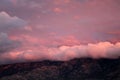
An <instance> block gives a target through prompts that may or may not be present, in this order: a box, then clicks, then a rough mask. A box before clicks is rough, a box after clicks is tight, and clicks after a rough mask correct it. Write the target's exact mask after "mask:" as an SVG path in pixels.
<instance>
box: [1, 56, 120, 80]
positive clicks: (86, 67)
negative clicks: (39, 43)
mask: <svg viewBox="0 0 120 80" xmlns="http://www.w3.org/2000/svg"><path fill="white" fill-rule="evenodd" d="M0 80H120V59H113V60H110V59H99V60H94V59H88V58H87V59H73V60H70V61H66V62H60V61H41V62H31V63H17V64H9V65H1V66H0Z"/></svg>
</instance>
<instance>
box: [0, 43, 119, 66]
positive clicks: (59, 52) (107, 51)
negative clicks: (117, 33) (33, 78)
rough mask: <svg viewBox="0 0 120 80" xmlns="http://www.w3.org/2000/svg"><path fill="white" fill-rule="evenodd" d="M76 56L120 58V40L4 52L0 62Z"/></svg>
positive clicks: (60, 58)
mask: <svg viewBox="0 0 120 80" xmlns="http://www.w3.org/2000/svg"><path fill="white" fill-rule="evenodd" d="M74 58H94V59H100V58H112V59H116V58H120V42H118V43H116V44H112V43H110V42H99V43H96V44H92V43H89V44H87V45H82V44H81V45H74V46H60V47H54V48H48V47H36V48H34V47H32V48H29V49H25V50H24V49H23V50H20V51H18V50H17V51H12V52H9V53H3V54H1V56H0V63H1V64H3V63H4V64H5V63H15V62H28V61H41V60H57V61H67V60H70V59H74Z"/></svg>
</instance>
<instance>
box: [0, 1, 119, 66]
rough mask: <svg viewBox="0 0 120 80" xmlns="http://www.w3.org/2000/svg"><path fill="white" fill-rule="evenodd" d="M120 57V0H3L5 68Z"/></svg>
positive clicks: (0, 22)
mask: <svg viewBox="0 0 120 80" xmlns="http://www.w3.org/2000/svg"><path fill="white" fill-rule="evenodd" d="M86 57H90V58H119V57H120V0H0V64H6V63H15V62H26V61H40V60H62V61H66V60H70V59H73V58H86Z"/></svg>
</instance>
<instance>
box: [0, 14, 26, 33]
mask: <svg viewBox="0 0 120 80" xmlns="http://www.w3.org/2000/svg"><path fill="white" fill-rule="evenodd" d="M25 25H26V22H25V21H24V20H22V19H20V18H18V17H16V16H13V17H11V16H10V15H9V14H7V13H6V12H0V32H5V31H9V30H12V29H17V28H18V29H20V28H21V27H24V26H25Z"/></svg>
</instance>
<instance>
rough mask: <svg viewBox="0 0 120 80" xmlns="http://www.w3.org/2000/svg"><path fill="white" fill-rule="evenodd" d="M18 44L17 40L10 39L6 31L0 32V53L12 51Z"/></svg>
mask: <svg viewBox="0 0 120 80" xmlns="http://www.w3.org/2000/svg"><path fill="white" fill-rule="evenodd" d="M19 45H20V42H19V41H15V40H11V39H10V38H9V37H8V35H7V34H6V33H0V54H3V53H6V52H9V51H12V50H13V49H15V48H17V47H18V46H19Z"/></svg>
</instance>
